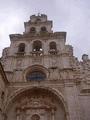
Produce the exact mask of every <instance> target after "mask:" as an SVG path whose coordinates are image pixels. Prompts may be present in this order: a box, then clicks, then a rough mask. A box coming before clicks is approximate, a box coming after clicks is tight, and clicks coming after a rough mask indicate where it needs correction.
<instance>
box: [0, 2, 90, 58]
mask: <svg viewBox="0 0 90 120" xmlns="http://www.w3.org/2000/svg"><path fill="white" fill-rule="evenodd" d="M38 13H41V14H46V15H47V16H48V19H49V20H53V31H54V32H55V31H65V32H67V39H66V40H67V42H66V44H70V45H72V46H73V49H74V56H76V57H78V58H79V59H81V58H82V55H83V54H88V55H89V56H90V0H3V1H2V0H0V56H1V55H2V50H3V49H4V48H5V47H8V46H10V39H9V34H16V33H21V34H22V33H23V32H24V22H26V21H28V20H29V19H30V16H31V15H33V14H36V15H37V14H38Z"/></svg>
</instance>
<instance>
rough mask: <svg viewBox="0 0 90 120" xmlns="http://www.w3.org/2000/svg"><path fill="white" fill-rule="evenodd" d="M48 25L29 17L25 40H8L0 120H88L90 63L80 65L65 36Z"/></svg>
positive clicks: (18, 36)
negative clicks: (0, 119) (0, 117)
mask: <svg viewBox="0 0 90 120" xmlns="http://www.w3.org/2000/svg"><path fill="white" fill-rule="evenodd" d="M52 25H53V23H52V21H50V20H48V19H47V16H46V15H44V14H41V15H37V16H36V15H32V16H31V17H30V20H29V21H28V22H25V23H24V26H25V32H24V33H23V34H11V35H10V40H11V45H10V47H8V48H5V49H4V50H3V54H2V58H1V62H2V65H3V68H4V71H5V74H6V76H7V79H8V83H9V84H7V85H5V84H4V86H3V85H1V84H3V82H4V79H2V77H0V85H1V86H0V90H1V89H2V86H3V91H4V93H5V97H4V100H3V101H4V102H3V104H2V105H3V110H2V112H3V114H4V115H3V116H4V117H3V118H2V120H40V119H42V120H90V115H89V114H90V59H89V58H88V55H86V54H84V55H83V56H82V61H79V60H78V59H77V58H76V57H75V56H74V55H73V47H72V46H71V45H67V44H66V32H53V30H52ZM5 79H6V78H5ZM1 101H2V100H0V102H1ZM0 109H2V107H1V108H0Z"/></svg>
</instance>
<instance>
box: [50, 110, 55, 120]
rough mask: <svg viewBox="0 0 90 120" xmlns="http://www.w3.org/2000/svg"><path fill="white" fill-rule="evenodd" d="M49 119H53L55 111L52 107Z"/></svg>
mask: <svg viewBox="0 0 90 120" xmlns="http://www.w3.org/2000/svg"><path fill="white" fill-rule="evenodd" d="M51 115H52V116H51V120H54V119H55V111H54V109H52V111H51Z"/></svg>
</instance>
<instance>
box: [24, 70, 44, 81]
mask: <svg viewBox="0 0 90 120" xmlns="http://www.w3.org/2000/svg"><path fill="white" fill-rule="evenodd" d="M26 79H27V80H28V81H30V80H38V81H39V80H45V79H46V74H45V73H44V72H42V71H37V70H36V71H31V72H29V73H28V74H27V75H26Z"/></svg>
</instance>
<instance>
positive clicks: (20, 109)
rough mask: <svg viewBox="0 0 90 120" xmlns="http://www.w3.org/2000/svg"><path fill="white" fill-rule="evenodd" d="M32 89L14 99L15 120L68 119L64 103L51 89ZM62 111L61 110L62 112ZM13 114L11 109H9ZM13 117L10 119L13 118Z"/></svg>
mask: <svg viewBox="0 0 90 120" xmlns="http://www.w3.org/2000/svg"><path fill="white" fill-rule="evenodd" d="M41 90H42V89H32V90H31V91H26V92H24V93H22V95H21V94H20V95H18V96H17V98H15V100H14V101H13V103H14V102H15V103H14V104H13V103H12V105H11V107H12V108H13V116H14V117H12V118H14V119H13V120H59V119H58V117H59V118H61V119H62V120H66V118H65V111H64V107H63V105H62V103H61V102H60V101H59V100H58V98H56V96H55V95H54V94H52V93H50V92H49V91H45V90H43V91H41ZM60 111H61V112H60ZM8 112H9V113H8V114H11V113H10V112H11V110H8ZM12 118H10V119H9V116H8V120H11V119H12Z"/></svg>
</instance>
